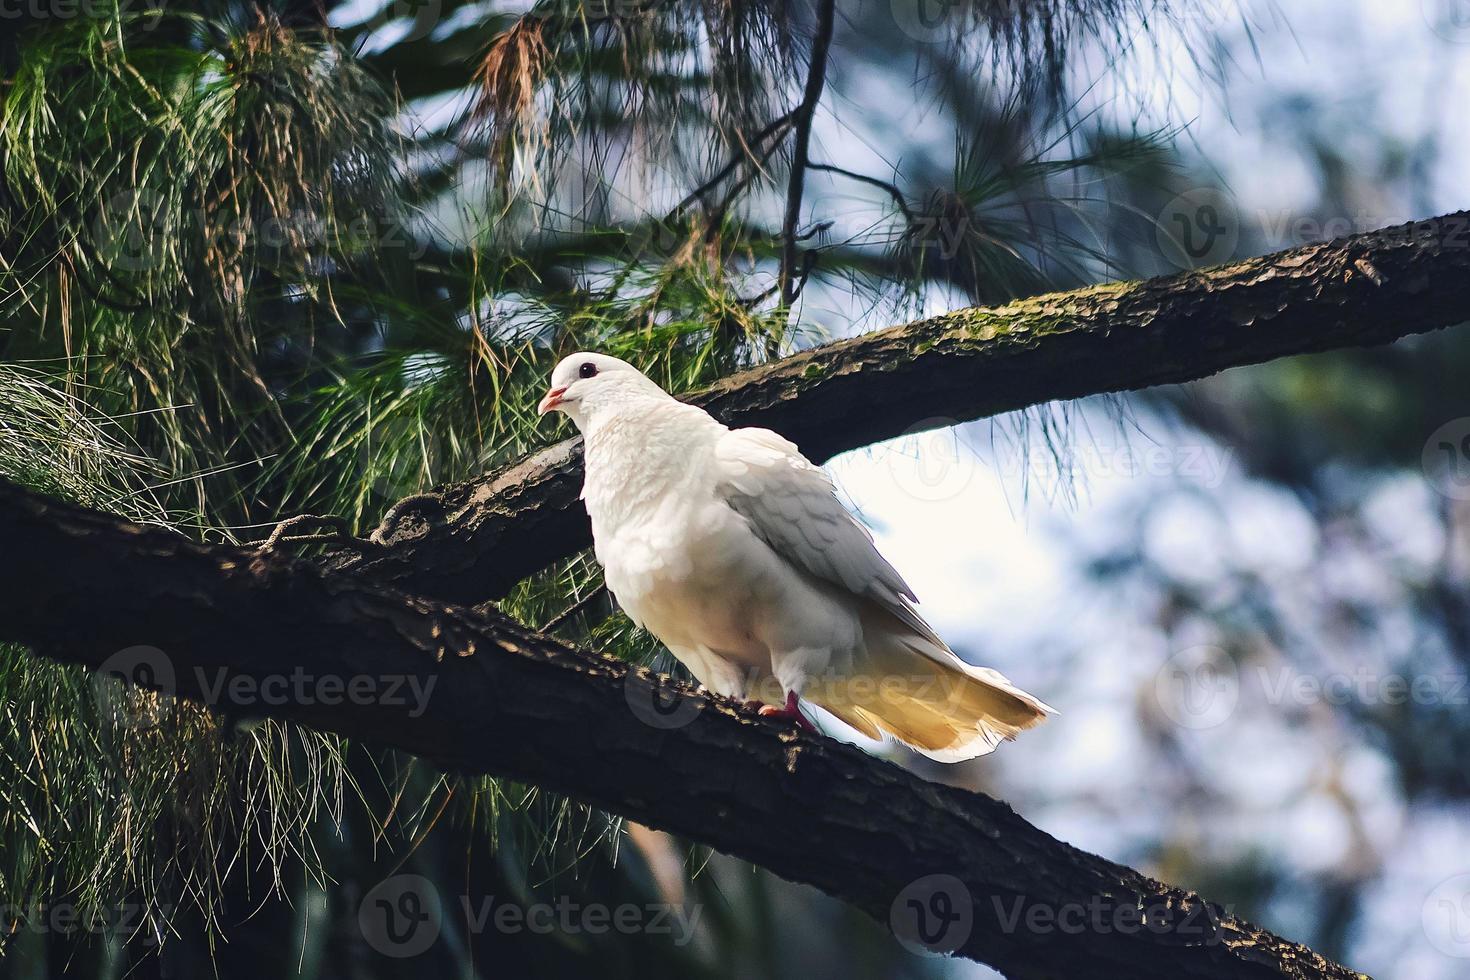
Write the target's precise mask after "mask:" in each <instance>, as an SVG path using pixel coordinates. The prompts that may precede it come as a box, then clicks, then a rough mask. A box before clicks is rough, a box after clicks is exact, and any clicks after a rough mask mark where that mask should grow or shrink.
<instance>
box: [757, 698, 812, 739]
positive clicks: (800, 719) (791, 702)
mask: <svg viewBox="0 0 1470 980" xmlns="http://www.w3.org/2000/svg"><path fill="white" fill-rule="evenodd" d="M760 716H761V717H762V718H790V719H791V720H792V721H794V722H796V723H797V724H798V725H800V726H801V727H802V728H805V729H806V730H807V731H809V732H815V731H816V730H817V726H816V725H813V724H812V723H811V722H809V721H807V720H806V715H804V714H802V713H801V708H800V707H798V706H797V702H796V694H795V693H789V694H787V695H786V706H785V707H783V708H778V707H776V706H775V705H770V704H763V705H761V707H760Z"/></svg>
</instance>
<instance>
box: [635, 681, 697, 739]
mask: <svg viewBox="0 0 1470 980" xmlns="http://www.w3.org/2000/svg"><path fill="white" fill-rule="evenodd" d="M623 697H624V698H626V699H627V702H628V709H629V710H630V711H632V712H633V715H634V717H636V718H637V719H638V720H639V721H641V722H643V723H644V724H645V725H648V726H649V727H651V728H661V729H665V730H673V729H675V728H683V727H684V726H685V725H687V724H689V723H690V722H692V721H694V719H695V718H698V717H699V715H700V713H701V712H703V711H704V701H703V699H702V698H699V697H697V696H695V695H693V694H691V693H690V692H689V691H686V690H683V689H681V687H680V686H679V685H677V684H669V683H666V682H664V681H662V680H660V679H659V678H658V677H657V675H655V674H654V673H653V671H651V670H647V669H646V668H644V669H633V670H629V671H628V673H627V674H626V675H625V676H624V677H623Z"/></svg>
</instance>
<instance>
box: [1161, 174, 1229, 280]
mask: <svg viewBox="0 0 1470 980" xmlns="http://www.w3.org/2000/svg"><path fill="white" fill-rule="evenodd" d="M1155 229H1156V231H1155V233H1156V237H1157V239H1158V246H1159V253H1160V254H1161V255H1163V256H1164V258H1165V259H1166V260H1167V261H1168V262H1170V263H1172V264H1173V265H1174V266H1176V267H1177V268H1180V269H1202V268H1204V267H1205V266H1211V265H1219V264H1220V263H1222V262H1227V261H1229V260H1230V259H1231V258H1232V257H1233V256H1234V255H1235V249H1236V247H1237V246H1238V245H1239V244H1240V220H1239V218H1238V217H1237V216H1236V214H1235V208H1234V206H1233V205H1232V204H1231V202H1230V199H1229V198H1228V197H1227V196H1226V195H1225V193H1224V192H1223V191H1220V190H1217V189H1215V188H1212V187H1200V188H1196V189H1194V190H1191V191H1185V192H1184V193H1183V194H1180V195H1179V196H1178V197H1176V198H1174V200H1172V201H1170V202H1169V203H1168V204H1167V205H1165V206H1164V210H1162V211H1160V212H1159V217H1158V221H1157V222H1156V224H1155Z"/></svg>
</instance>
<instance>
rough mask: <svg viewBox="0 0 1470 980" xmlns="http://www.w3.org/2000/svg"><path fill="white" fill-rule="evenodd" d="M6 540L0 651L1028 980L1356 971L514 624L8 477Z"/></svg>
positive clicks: (953, 799)
mask: <svg viewBox="0 0 1470 980" xmlns="http://www.w3.org/2000/svg"><path fill="white" fill-rule="evenodd" d="M0 542H3V543H4V545H5V552H6V560H5V561H4V562H0V595H4V596H5V603H4V606H3V608H0V639H5V640H12V641H17V642H21V643H25V644H28V645H29V646H30V647H31V648H32V649H34V650H35V651H37V652H38V653H41V654H43V655H45V656H49V657H52V658H56V659H60V660H65V661H70V662H75V663H81V664H85V665H87V666H89V667H91V668H94V669H96V668H98V667H102V666H104V665H107V666H111V667H115V666H117V664H118V660H117V657H116V654H117V653H118V651H121V650H128V651H130V652H128V653H127V654H124V657H125V658H132V662H133V663H136V662H137V658H138V657H139V656H142V657H143V660H144V662H146V664H147V666H148V667H149V668H150V673H149V674H148V675H147V678H148V680H149V682H150V683H151V684H152V685H154V686H156V687H159V688H161V689H164V690H166V691H168V692H169V693H177V694H179V695H182V696H187V697H191V698H196V699H199V700H203V701H205V702H206V703H209V704H210V705H211V706H212V707H214V708H216V709H220V710H226V711H230V712H232V713H241V714H252V713H253V714H267V715H273V716H278V717H283V718H289V719H293V720H295V721H298V722H302V723H304V724H308V725H311V726H314V727H317V728H320V729H323V730H326V731H332V732H337V733H340V734H343V735H346V736H350V737H352V738H358V739H363V740H365V741H368V742H374V743H377V744H379V745H385V746H391V747H394V748H398V749H403V750H406V751H408V752H412V753H415V754H417V755H420V756H422V757H424V758H426V759H429V760H431V761H433V762H435V763H436V764H438V765H440V766H442V767H443V768H445V769H447V770H451V771H455V772H461V773H484V772H488V773H495V774H499V775H502V776H507V777H511V778H515V779H520V780H526V781H529V782H533V783H535V784H537V785H540V786H544V787H546V788H548V789H551V790H554V791H558V792H562V793H566V794H568V795H570V796H572V797H575V798H577V799H580V800H583V801H585V802H587V803H590V804H592V805H594V806H597V807H601V808H604V809H606V810H609V811H612V812H614V813H620V814H624V815H626V816H629V817H632V818H634V819H637V820H639V821H642V822H644V823H646V824H649V825H650V826H654V827H661V828H666V829H668V830H670V831H673V832H675V833H678V834H681V835H683V836H685V837H688V838H690V839H692V840H696V841H703V842H705V843H707V844H709V845H711V846H713V847H715V848H718V849H719V850H722V851H725V852H726V853H729V854H732V855H735V856H736V857H740V858H744V859H747V860H750V861H753V862H755V863H757V864H760V865H763V866H765V867H767V868H769V869H771V870H772V871H774V872H775V873H777V874H779V875H781V876H783V877H786V878H789V879H791V880H793V881H799V882H806V883H809V884H812V885H815V886H816V887H818V888H821V889H822V890H824V891H826V892H828V893H830V894H832V895H835V896H837V897H838V898H841V899H844V900H846V901H849V902H851V903H853V904H854V905H856V906H857V907H859V908H861V909H863V910H864V911H866V912H868V913H870V914H871V915H873V916H875V917H877V918H878V919H880V920H881V921H885V922H888V923H889V924H890V925H891V926H892V927H894V928H895V929H896V930H897V931H898V932H899V933H900V934H901V935H903V934H907V935H909V936H910V937H912V938H915V939H916V941H927V942H928V943H929V944H931V945H933V946H937V947H939V948H942V949H955V950H957V951H958V952H959V953H960V954H962V955H964V956H968V957H972V958H975V959H980V960H983V961H985V962H987V963H991V964H993V965H994V966H996V967H997V968H999V969H1000V970H1002V971H1004V972H1006V973H1007V974H1008V975H1010V976H1013V977H1023V978H1042V977H1067V978H1091V977H1097V978H1107V980H1114V978H1117V977H1130V978H1141V980H1150V978H1157V980H1192V978H1200V980H1204V978H1211V980H1214V978H1219V980H1225V978H1230V980H1250V978H1267V977H1289V978H1294V980H1324V978H1332V980H1345V978H1350V977H1356V976H1358V974H1354V973H1352V972H1351V971H1349V970H1347V969H1345V968H1343V967H1341V966H1338V965H1336V964H1334V963H1331V962H1328V961H1327V960H1325V959H1323V958H1322V957H1320V956H1318V955H1317V954H1315V953H1313V952H1312V951H1311V950H1308V949H1306V948H1304V947H1301V946H1298V945H1296V944H1293V943H1290V942H1287V941H1285V940H1282V939H1279V938H1277V937H1276V936H1273V935H1271V934H1270V933H1267V932H1264V931H1262V930H1260V929H1257V928H1256V927H1254V926H1252V925H1250V924H1249V923H1246V922H1243V921H1241V920H1239V919H1237V918H1235V917H1233V916H1232V915H1230V914H1228V913H1227V912H1225V911H1224V910H1222V909H1220V908H1219V907H1217V906H1214V905H1210V904H1209V903H1207V902H1205V901H1204V900H1203V899H1201V898H1200V897H1199V896H1198V895H1195V894H1193V893H1191V892H1187V891H1183V890H1181V889H1177V888H1171V887H1169V886H1166V885H1163V884H1160V883H1159V882H1157V881H1153V880H1151V879H1149V878H1147V877H1145V876H1143V875H1141V874H1139V873H1137V872H1135V871H1132V870H1130V869H1128V868H1126V867H1123V866H1121V865H1117V864H1113V863H1111V862H1108V861H1105V860H1103V859H1101V858H1098V857H1095V856H1093V855H1090V854H1086V853H1084V852H1081V851H1078V850H1076V849H1075V848H1072V847H1069V846H1067V845H1066V844H1062V843H1060V842H1058V841H1056V840H1054V839H1053V838H1051V837H1049V836H1047V835H1046V834H1044V833H1042V832H1041V831H1039V830H1037V829H1036V828H1034V827H1032V826H1031V825H1030V824H1028V823H1026V822H1025V821H1024V820H1022V819H1021V818H1020V817H1019V816H1017V815H1016V814H1015V813H1014V812H1012V811H1011V810H1010V808H1008V807H1007V806H1005V805H1004V804H1002V803H999V802H997V801H995V800H993V799H990V798H989V797H986V796H983V795H980V794H977V793H971V792H968V791H965V790H961V789H955V788H952V787H946V786H941V785H938V784H935V783H930V782H926V781H925V780H923V779H921V778H919V777H918V776H915V775H912V774H910V773H908V772H905V771H904V770H902V769H900V768H898V767H897V766H894V765H891V764H890V763H887V762H884V761H882V760H879V759H876V758H873V757H871V756H868V755H865V754H863V753H862V752H860V751H858V750H856V749H854V748H852V747H850V746H846V745H842V744H840V743H838V742H835V741H833V740H831V739H827V738H823V737H820V736H815V735H809V734H806V733H804V732H801V731H799V730H797V729H795V728H794V727H791V726H789V725H788V724H786V723H784V722H777V721H774V720H771V719H763V718H759V717H756V716H754V715H752V714H751V713H749V712H747V711H746V710H744V709H743V708H740V707H739V706H737V705H735V704H734V703H732V702H729V701H726V700H723V699H718V698H712V697H708V696H705V695H701V694H698V693H696V692H695V691H693V690H692V689H691V688H689V687H687V686H685V685H682V684H678V683H675V682H673V681H670V680H669V679H667V678H663V677H659V676H658V675H655V674H652V673H650V672H648V671H646V670H644V669H641V668H630V667H629V666H628V665H627V664H625V663H623V662H622V661H619V660H617V659H614V658H612V657H607V656H599V655H595V654H590V653H584V652H581V651H578V650H576V649H574V648H572V647H569V646H567V645H565V644H563V643H561V642H559V641H557V640H555V639H553V638H550V637H546V636H541V635H537V634H535V633H533V632H531V631H529V630H527V629H525V628H524V627H522V626H520V625H518V624H517V623H515V622H514V621H512V620H510V619H507V618H506V617H504V616H502V615H499V614H497V613H487V612H477V611H473V610H468V609H462V608H455V607H452V606H448V605H445V604H443V603H440V602H437V601H434V600H429V599H421V598H414V597H409V596H404V595H402V594H400V593H397V592H395V591H393V590H391V589H389V588H387V587H384V586H380V585H376V584H372V583H369V582H365V581H362V580H352V579H348V578H344V577H340V576H337V577H332V576H327V575H325V574H323V572H322V571H321V570H320V569H318V568H317V567H315V566H314V565H312V564H310V563H306V562H301V561H297V560H293V559H291V558H288V557H285V556H283V555H280V554H270V553H264V554H262V553H259V552H250V551H244V550H240V549H235V548H227V547H211V546H205V545H200V544H196V543H193V542H190V541H187V540H185V539H184V538H182V537H179V536H177V535H175V534H173V533H171V532H168V531H165V530H161V529H157V528H144V527H140V526H137V525H133V524H129V523H127V522H125V521H122V520H120V519H117V518H114V517H109V516H107V515H103V514H98V513H96V512H92V511H87V510H84V509H81V508H77V507H74V506H71V505H68V504H63V503H59V502H56V501H52V500H48V499H46V498H42V497H39V496H37V495H35V494H32V493H29V492H27V491H24V490H21V489H19V488H17V487H15V486H13V485H11V484H7V483H3V482H0ZM140 646H144V647H152V648H156V650H157V652H156V653H150V652H148V651H147V650H144V651H143V652H142V653H141V654H140V653H139V650H138V648H139V647H140ZM405 681H411V682H412V683H404V682H405ZM413 685H417V687H414V686H413ZM415 690H417V691H420V692H427V695H426V696H424V697H422V698H420V697H416V696H414V695H413V694H412V693H411V692H413V691H415ZM351 692H356V693H355V694H354V693H351Z"/></svg>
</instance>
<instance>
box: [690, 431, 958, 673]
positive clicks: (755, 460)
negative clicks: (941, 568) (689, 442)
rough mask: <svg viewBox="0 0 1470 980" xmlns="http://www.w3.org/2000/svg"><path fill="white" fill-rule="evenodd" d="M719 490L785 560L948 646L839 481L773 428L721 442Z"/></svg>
mask: <svg viewBox="0 0 1470 980" xmlns="http://www.w3.org/2000/svg"><path fill="white" fill-rule="evenodd" d="M715 464H716V466H717V468H718V473H719V475H718V481H717V488H716V492H718V493H719V494H720V495H721V496H722V497H723V498H724V500H725V502H726V503H728V504H729V505H730V507H731V508H732V509H733V510H734V511H735V512H736V513H738V514H740V515H741V516H742V517H744V518H745V519H746V521H747V522H749V524H750V528H751V530H752V531H753V532H754V533H755V534H756V536H758V537H759V538H760V539H761V540H762V541H764V542H765V543H766V544H767V545H769V546H770V548H771V550H772V551H774V552H775V553H776V554H777V555H779V556H780V557H781V558H783V559H784V560H786V561H788V562H790V563H791V564H792V565H795V566H796V567H797V568H800V569H801V570H802V571H804V572H806V573H808V574H809V575H813V576H815V577H816V578H819V579H822V580H824V581H826V582H830V583H832V584H833V585H837V586H840V587H842V588H844V589H846V590H847V591H849V592H851V593H853V594H855V595H858V596H861V597H863V598H865V599H869V600H871V601H873V602H875V603H877V604H878V605H880V606H881V607H882V608H883V609H885V610H886V611H888V612H889V613H891V614H893V615H894V616H895V617H897V618H898V620H899V621H900V622H902V623H903V624H904V625H905V626H908V627H909V628H911V629H912V630H914V631H915V632H916V633H918V634H919V635H920V636H922V637H924V638H925V639H928V640H931V641H932V642H933V643H935V644H936V645H938V646H939V647H940V648H941V649H945V650H947V649H948V648H947V647H946V646H945V644H944V641H942V640H940V639H939V637H938V636H936V635H935V633H934V630H933V629H932V628H931V627H930V626H929V624H928V623H926V622H924V620H923V619H922V618H921V617H920V616H919V614H918V613H917V612H916V611H915V610H914V607H913V606H912V605H911V604H910V603H911V602H913V601H916V599H915V596H914V592H913V590H912V589H910V588H909V586H908V583H907V582H905V581H904V580H903V578H902V576H900V575H899V574H898V572H897V571H896V570H895V569H894V567H893V566H892V565H890V564H888V561H887V560H886V559H885V558H884V557H883V556H882V555H881V554H879V553H878V549H877V547H876V546H875V545H874V544H873V536H872V535H871V534H869V533H868V529H867V528H865V527H863V525H862V524H860V523H859V522H858V520H857V518H855V517H853V516H852V514H850V513H848V511H847V508H845V507H843V506H842V502H841V501H840V500H838V499H837V493H836V489H835V488H834V487H833V485H832V480H831V479H830V478H829V477H828V476H827V474H826V473H825V472H824V471H823V470H822V469H821V468H820V467H818V466H814V465H813V464H812V463H811V462H810V461H809V460H808V459H807V458H806V457H805V456H803V455H801V452H800V451H799V450H798V449H797V448H796V446H795V445H794V444H792V443H791V442H789V441H788V440H786V439H783V438H782V437H781V436H779V435H777V434H776V433H774V432H772V431H771V430H769V429H732V430H730V431H729V432H728V433H726V434H725V435H723V436H721V437H720V440H719V442H718V443H716V445H715Z"/></svg>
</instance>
